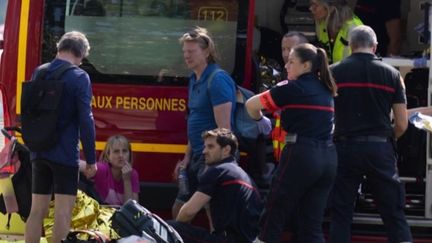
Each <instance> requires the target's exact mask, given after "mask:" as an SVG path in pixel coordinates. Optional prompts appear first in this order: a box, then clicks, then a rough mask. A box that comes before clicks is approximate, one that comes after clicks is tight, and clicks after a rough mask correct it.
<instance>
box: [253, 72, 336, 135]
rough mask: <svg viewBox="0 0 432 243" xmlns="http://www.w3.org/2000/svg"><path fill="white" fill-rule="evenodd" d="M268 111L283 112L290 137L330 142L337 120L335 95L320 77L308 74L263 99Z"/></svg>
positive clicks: (283, 119) (273, 90) (270, 92)
mask: <svg viewBox="0 0 432 243" xmlns="http://www.w3.org/2000/svg"><path fill="white" fill-rule="evenodd" d="M260 100H261V103H262V104H263V106H264V108H266V109H267V110H269V111H271V112H273V111H276V110H279V109H281V110H282V113H281V125H282V127H283V129H284V130H285V131H287V132H288V133H293V134H297V135H300V136H304V137H309V138H316V139H320V140H328V139H330V138H331V134H332V130H333V118H334V114H333V113H334V108H333V106H334V101H333V96H332V93H331V92H330V90H329V89H327V87H325V85H324V84H323V82H322V81H320V80H319V79H318V78H317V77H316V75H314V74H312V73H307V74H303V75H301V76H300V77H299V78H298V79H297V80H293V81H283V82H280V83H279V84H278V85H277V86H276V87H274V88H272V89H270V90H269V91H266V92H265V93H264V94H263V95H262V96H261V98H260Z"/></svg>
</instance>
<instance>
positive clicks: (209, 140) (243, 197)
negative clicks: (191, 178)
mask: <svg viewBox="0 0 432 243" xmlns="http://www.w3.org/2000/svg"><path fill="white" fill-rule="evenodd" d="M202 138H203V140H204V150H203V154H204V156H205V163H206V166H207V168H206V169H205V172H204V173H203V174H202V176H201V177H200V178H199V185H198V190H197V191H196V192H195V193H194V194H193V195H192V197H191V198H190V199H189V201H187V202H186V203H185V204H184V205H183V206H182V207H181V209H180V212H179V214H178V216H177V218H176V220H175V221H171V222H169V223H170V224H171V225H172V226H173V227H174V228H175V229H176V230H177V231H178V233H179V234H180V235H181V236H182V238H183V240H184V242H203V241H205V242H236V243H239V242H252V241H253V240H254V239H255V237H256V236H257V234H258V219H259V215H260V213H261V210H262V202H261V198H260V195H259V193H258V191H257V189H256V187H255V186H254V183H253V182H252V180H251V178H250V177H249V176H248V175H247V174H246V172H245V171H244V170H243V169H242V168H240V167H239V166H238V164H237V162H236V159H235V152H236V150H237V146H238V143H237V138H236V137H235V136H234V134H233V133H232V132H231V131H230V130H228V129H225V128H217V129H214V130H210V131H206V132H204V133H203V135H202ZM207 204H209V205H210V212H211V218H212V223H213V227H214V231H213V232H210V231H209V230H207V229H204V228H200V227H196V226H193V225H191V224H189V222H190V221H191V220H192V219H193V218H194V217H195V216H196V215H197V213H198V212H199V211H200V210H201V209H202V208H203V207H204V206H205V205H207Z"/></svg>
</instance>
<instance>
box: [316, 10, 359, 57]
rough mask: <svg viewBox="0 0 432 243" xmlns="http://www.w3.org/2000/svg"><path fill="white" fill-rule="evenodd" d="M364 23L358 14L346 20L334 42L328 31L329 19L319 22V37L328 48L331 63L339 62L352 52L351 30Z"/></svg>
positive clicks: (317, 31)
mask: <svg viewBox="0 0 432 243" xmlns="http://www.w3.org/2000/svg"><path fill="white" fill-rule="evenodd" d="M362 24H363V22H362V21H361V20H360V19H359V18H358V17H357V16H354V17H353V18H352V19H351V20H349V21H347V22H345V24H344V25H343V26H342V28H341V29H340V30H339V32H338V34H337V36H336V39H335V40H334V41H333V42H330V38H329V34H328V31H327V21H321V22H320V23H319V24H318V26H317V30H316V33H317V38H318V41H319V42H320V44H321V45H322V46H323V47H324V49H326V51H327V55H328V57H329V59H330V60H331V63H335V62H339V61H340V60H342V59H343V58H345V57H347V56H349V55H350V54H351V49H350V47H349V45H348V34H349V31H350V30H351V29H353V28H354V27H356V26H359V25H362ZM332 43H333V44H332Z"/></svg>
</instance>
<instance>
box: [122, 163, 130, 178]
mask: <svg viewBox="0 0 432 243" xmlns="http://www.w3.org/2000/svg"><path fill="white" fill-rule="evenodd" d="M121 171H122V178H123V180H130V179H131V178H132V166H131V165H130V164H129V163H126V164H125V165H124V166H123V167H122V169H121Z"/></svg>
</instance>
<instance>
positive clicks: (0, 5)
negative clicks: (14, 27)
mask: <svg viewBox="0 0 432 243" xmlns="http://www.w3.org/2000/svg"><path fill="white" fill-rule="evenodd" d="M6 7H7V0H0V40H3V31H4V22H5V17H6Z"/></svg>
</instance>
